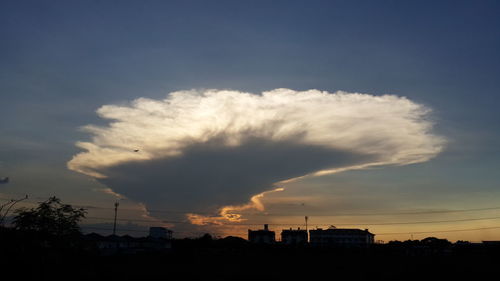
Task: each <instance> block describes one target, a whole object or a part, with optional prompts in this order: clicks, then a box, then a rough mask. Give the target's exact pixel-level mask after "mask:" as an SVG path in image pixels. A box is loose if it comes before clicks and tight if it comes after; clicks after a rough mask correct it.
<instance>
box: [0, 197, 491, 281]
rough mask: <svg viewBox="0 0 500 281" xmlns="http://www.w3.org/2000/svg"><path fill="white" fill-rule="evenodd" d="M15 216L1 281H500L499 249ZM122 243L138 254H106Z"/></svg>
mask: <svg viewBox="0 0 500 281" xmlns="http://www.w3.org/2000/svg"><path fill="white" fill-rule="evenodd" d="M16 213H17V215H16V217H15V218H14V221H13V225H12V226H11V227H9V228H6V227H0V270H1V271H0V280H18V279H19V280H68V281H72V280H299V279H300V280H339V279H341V278H342V279H347V280H453V279H458V278H465V280H490V279H491V280H496V279H498V276H499V273H500V266H499V262H500V246H499V244H497V243H495V242H492V243H479V244H473V243H467V242H457V243H454V244H452V243H450V242H449V241H447V240H444V239H437V238H426V239H423V240H420V241H418V240H415V241H405V242H390V243H387V244H373V245H369V246H367V247H347V248H346V247H330V248H314V247H311V246H309V245H301V246H299V245H297V246H286V245H280V244H275V245H257V244H250V243H249V242H248V241H246V240H244V239H241V238H237V237H226V238H223V239H212V237H211V236H210V235H205V236H203V237H200V238H198V239H180V240H179V239H178V240H172V241H170V240H168V241H167V240H163V241H161V240H154V239H152V238H141V239H134V238H131V237H117V236H111V237H102V236H100V235H96V234H91V235H83V234H81V232H80V229H79V227H78V222H79V220H80V219H81V218H83V217H84V216H85V210H83V209H74V208H72V207H71V206H69V205H65V204H62V203H61V202H60V201H59V200H58V199H57V198H51V199H49V200H48V201H46V202H42V203H41V204H40V206H39V207H38V208H36V209H21V210H19V211H17V212H16ZM113 243H115V244H113ZM117 243H118V244H119V243H129V244H128V245H135V246H134V247H132V248H131V247H128V248H127V247H125V248H123V249H120V248H117V250H112V249H111V251H107V250H103V245H118V244H117ZM131 249H132V251H131ZM108 250H109V249H108Z"/></svg>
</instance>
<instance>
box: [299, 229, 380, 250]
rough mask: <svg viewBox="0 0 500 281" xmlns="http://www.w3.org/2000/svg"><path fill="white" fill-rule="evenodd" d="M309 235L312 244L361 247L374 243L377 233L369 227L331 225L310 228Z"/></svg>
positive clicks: (318, 245)
mask: <svg viewBox="0 0 500 281" xmlns="http://www.w3.org/2000/svg"><path fill="white" fill-rule="evenodd" d="M309 237H310V243H311V245H312V246H317V247H329V246H345V247H353V246H354V247H359V246H367V245H370V244H373V242H374V238H375V234H373V233H370V232H369V231H368V229H365V230H361V229H347V228H336V227H334V226H331V227H330V228H328V229H321V228H318V229H314V230H310V231H309Z"/></svg>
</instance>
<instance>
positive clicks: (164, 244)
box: [84, 233, 172, 255]
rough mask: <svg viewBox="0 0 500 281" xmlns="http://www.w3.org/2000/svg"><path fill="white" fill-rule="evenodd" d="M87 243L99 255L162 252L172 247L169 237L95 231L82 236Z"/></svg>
mask: <svg viewBox="0 0 500 281" xmlns="http://www.w3.org/2000/svg"><path fill="white" fill-rule="evenodd" d="M84 239H85V241H86V242H87V245H89V246H90V247H91V248H93V249H96V250H97V251H98V252H99V253H100V254H101V255H113V254H136V253H140V252H163V251H168V250H169V249H171V248H172V241H171V239H165V238H154V237H138V238H136V237H132V236H129V235H124V236H118V235H109V236H102V235H99V234H96V233H91V234H87V235H85V236H84Z"/></svg>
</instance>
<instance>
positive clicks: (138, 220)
mask: <svg viewBox="0 0 500 281" xmlns="http://www.w3.org/2000/svg"><path fill="white" fill-rule="evenodd" d="M86 219H97V220H109V221H110V222H111V221H112V220H113V219H112V218H103V217H86ZM494 219H500V217H498V216H497V217H482V218H469V219H457V220H436V221H414V222H412V221H406V222H382V223H369V222H354V223H336V224H335V225H337V226H339V225H342V226H348V225H367V226H374V225H411V224H433V223H449V222H466V221H480V220H494ZM118 220H119V221H135V222H153V221H154V220H140V219H118ZM158 221H160V222H163V223H178V224H191V222H189V221H173V220H158ZM263 224H268V225H276V226H290V225H299V226H302V225H304V224H303V223H268V222H259V223H225V224H224V225H226V226H255V225H263ZM315 225H321V226H323V225H328V226H329V225H331V223H330V224H328V223H322V224H315Z"/></svg>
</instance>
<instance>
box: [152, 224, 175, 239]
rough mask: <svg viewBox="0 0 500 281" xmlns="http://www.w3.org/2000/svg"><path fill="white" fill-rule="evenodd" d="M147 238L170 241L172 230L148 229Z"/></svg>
mask: <svg viewBox="0 0 500 281" xmlns="http://www.w3.org/2000/svg"><path fill="white" fill-rule="evenodd" d="M149 237H151V238H162V239H172V230H170V229H166V228H165V227H154V226H153V227H150V228H149Z"/></svg>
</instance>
